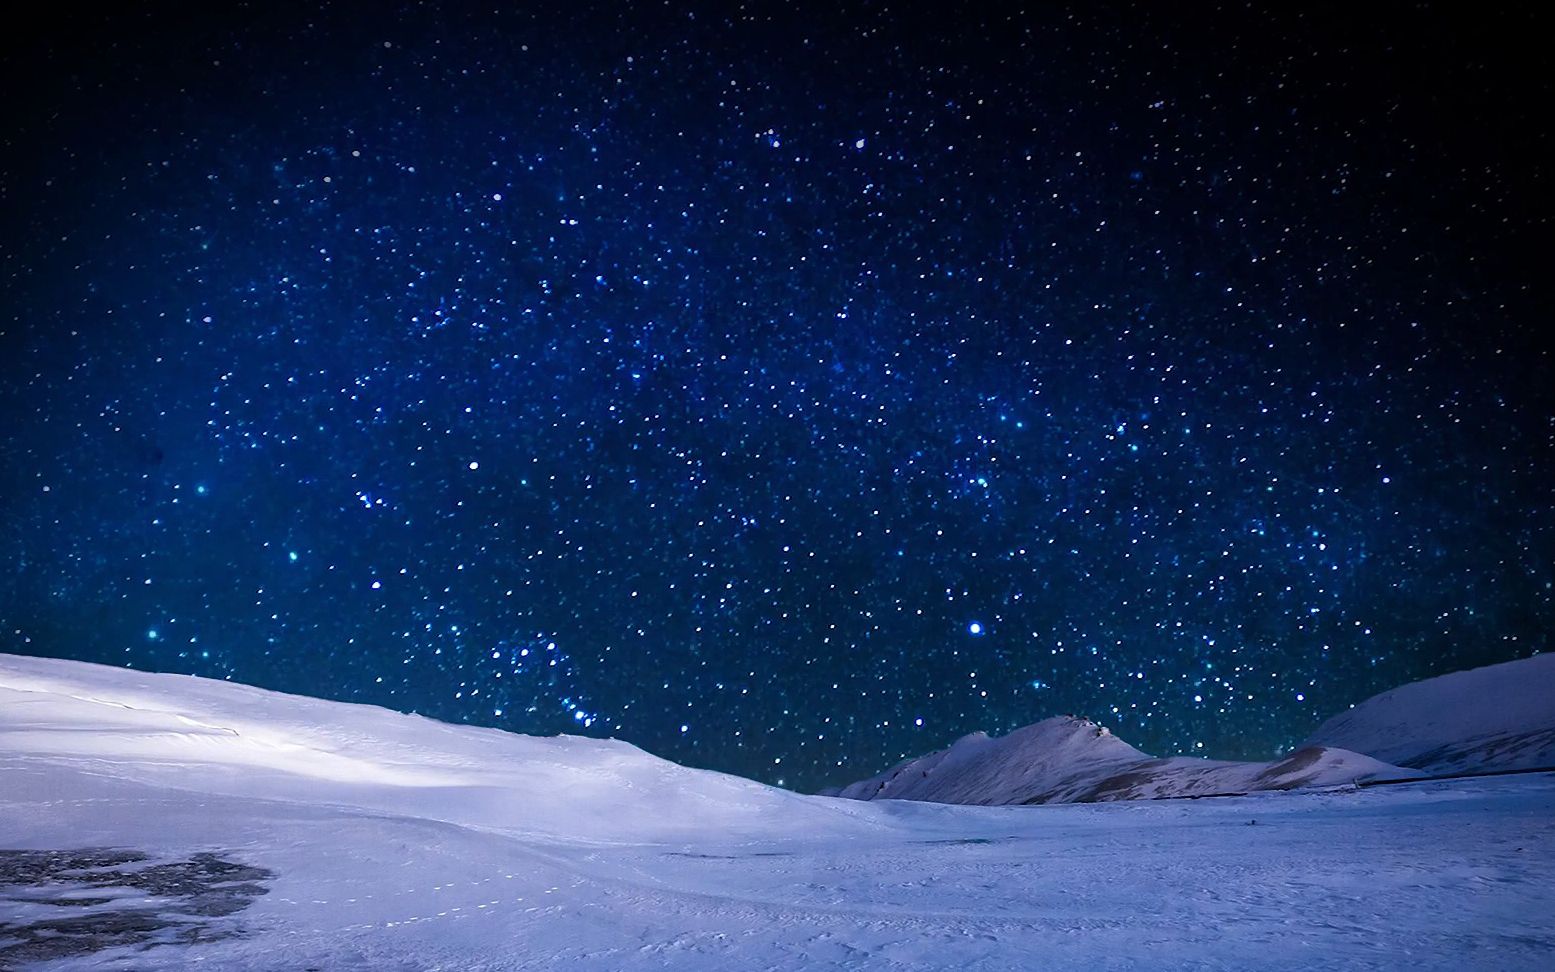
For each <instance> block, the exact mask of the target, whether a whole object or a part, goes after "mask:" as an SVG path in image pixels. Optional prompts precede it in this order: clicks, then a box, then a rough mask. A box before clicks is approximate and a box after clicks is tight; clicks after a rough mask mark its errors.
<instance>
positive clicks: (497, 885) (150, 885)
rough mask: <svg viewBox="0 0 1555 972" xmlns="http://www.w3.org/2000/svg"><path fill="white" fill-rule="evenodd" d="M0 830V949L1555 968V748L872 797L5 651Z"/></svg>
mask: <svg viewBox="0 0 1555 972" xmlns="http://www.w3.org/2000/svg"><path fill="white" fill-rule="evenodd" d="M0 848H5V849H7V850H0V967H6V966H8V965H9V966H25V967H27V968H48V969H88V968H89V969H148V968H151V969H185V968H189V969H195V968H198V969H207V968H220V969H231V970H272V969H273V970H280V969H286V970H299V972H300V970H306V969H319V970H364V972H365V970H390V972H395V970H431V969H443V970H460V972H478V970H497V969H533V968H556V969H584V970H592V969H600V970H604V969H609V970H635V969H691V970H701V969H706V970H727V969H815V968H869V969H885V970H908V969H915V970H927V969H947V968H954V969H958V970H962V969H964V970H983V969H987V970H991V969H1044V968H1086V969H1178V968H1181V969H1187V968H1194V969H1205V968H1209V969H1217V968H1219V969H1233V968H1235V969H1241V968H1261V969H1280V968H1286V969H1309V968H1346V969H1397V968H1401V967H1406V966H1407V967H1410V968H1414V969H1454V970H1456V969H1474V968H1478V969H1544V968H1549V967H1551V965H1552V963H1555V927H1552V926H1555V920H1552V918H1551V915H1552V914H1555V775H1549V774H1533V775H1525V776H1516V777H1501V778H1485V779H1472V780H1453V781H1428V782H1420V783H1405V784H1401V785H1396V786H1380V787H1375V788H1370V789H1363V790H1355V789H1350V788H1345V789H1342V790H1329V791H1325V790H1310V789H1309V790H1297V791H1292V792H1288V793H1264V794H1259V795H1254V796H1247V797H1235V798H1228V799H1213V800H1175V801H1156V802H1123V803H1104V804H1091V805H1075V806H1044V807H961V806H940V805H933V804H923V803H910V802H902V801H878V802H867V803H866V802H857V801H848V800H836V799H828V798H823V797H804V796H798V795H795V794H790V793H786V792H783V791H779V790H773V789H770V788H767V787H763V786H760V785H758V784H755V783H750V782H747V781H743V780H738V779H733V778H730V777H727V776H721V775H718V774H713V773H706V772H699V771H694V770H688V769H684V768H682V767H678V766H675V765H673V764H670V763H666V762H664V761H662V760H658V759H655V758H654V757H652V756H649V755H647V754H646V753H643V752H641V751H640V750H637V749H634V748H632V747H630V746H626V745H623V744H619V743H608V742H598V741H593V740H584V739H574V738H565V737H564V738H561V739H532V738H527V737H519V736H511V735H505V734H502V733H497V732H492V731H489V730H477V729H469V728H463V727H454V726H445V725H440V724H438V723H434V722H430V721H428V720H424V719H417V718H413V717H408V716H401V715H396V714H393V713H388V712H384V711H382V710H379V709H372V708H365V707H359V706H347V705H341V704H339V703H330V702H322V701H317V700H310V699H301V698H295V697H288V696H281V695H275V694H272V693H267V692H262V691H258V690H255V689H249V688H245V687H242V686H234V685H228V684H225V683H219V682H205V681H200V680H196V679H189V678H183V677H177V676H153V675H141V674H137V673H131V672H125V671H120V670H116V669H109V668H101V667H96V666H89V665H82V664H78V663H69V662H55V661H43V660H37V659H26V658H17V657H13V656H5V655H0ZM61 915H68V916H74V917H80V918H81V919H83V920H81V921H75V922H72V921H70V920H67V919H63V918H61V917H60V916H61ZM49 923H53V925H54V926H60V925H63V927H64V930H63V931H60V930H59V928H58V927H51V928H48V929H45V930H46V931H47V934H41V935H40V934H38V933H37V930H38V928H39V927H40V926H43V925H47V924H49ZM62 942H63V944H62ZM40 943H43V944H40ZM50 949H52V951H50ZM49 955H53V956H54V957H53V958H52V959H49V958H48V956H49Z"/></svg>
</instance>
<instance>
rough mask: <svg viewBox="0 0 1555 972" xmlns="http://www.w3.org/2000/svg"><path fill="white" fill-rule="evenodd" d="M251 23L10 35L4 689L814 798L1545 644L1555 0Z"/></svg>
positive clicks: (54, 19)
mask: <svg viewBox="0 0 1555 972" xmlns="http://www.w3.org/2000/svg"><path fill="white" fill-rule="evenodd" d="M205 6H215V7H221V8H223V9H219V10H202V11H200V12H197V13H192V14H191V13H190V12H189V11H188V10H187V9H181V10H176V11H175V10H174V9H173V7H172V6H171V5H167V6H158V5H147V6H146V7H145V9H141V10H121V11H117V12H113V13H109V14H96V13H93V14H88V13H85V12H82V11H72V10H64V9H61V10H54V11H52V12H51V13H50V14H49V17H50V18H51V19H45V20H43V21H41V22H39V23H36V24H33V25H31V26H23V25H21V24H19V23H13V24H12V25H11V29H8V31H7V37H6V39H5V41H4V42H3V43H4V49H3V69H4V77H5V80H6V90H7V91H9V92H11V94H10V95H9V96H8V98H7V99H6V100H7V102H8V104H7V105H6V107H5V108H4V111H5V113H6V116H7V118H6V121H5V123H4V125H3V126H0V205H3V216H0V219H3V227H0V540H3V543H4V549H5V550H6V552H7V554H8V559H9V561H10V568H9V569H8V570H6V571H5V573H4V576H3V579H0V650H5V651H11V652H21V653H26V654H37V655H48V656H57V657H68V658H79V659H85V660H90V661H98V662H105V663H109V664H114V665H124V666H132V667H135V668H138V669H155V670H163V671H177V672H190V673H195V674H199V675H205V676H210V677H215V678H230V679H233V680H239V681H243V682H248V683H253V684H256V685H260V686H265V687H268V688H274V689H280V690H285V691H290V692H300V693H305V694H310V695H318V696H324V697H328V698H335V699H345V700H350V701H356V702H367V703H374V704H379V705H385V706H390V707H393V708H397V709H402V710H406V711H416V712H421V713H425V714H428V715H431V716H435V717H437V718H440V719H447V720H453V721H463V722H470V723H476V724H481V725H489V726H498V727H501V728H504V729H510V730H514V731H521V732H535V733H554V732H576V733H583V734H589V735H597V736H614V737H617V738H621V739H626V740H629V741H631V742H633V743H636V744H638V745H640V746H642V747H644V748H646V749H648V750H650V751H652V752H654V753H656V754H659V755H662V756H665V757H667V758H670V759H673V760H677V761H680V762H684V763H688V764H691V765H695V766H704V767H711V768H715V769H720V770H725V771H730V772H735V773H740V774H743V775H747V776H752V777H755V778H757V779H761V780H764V781H767V782H772V783H781V784H782V785H785V786H790V787H794V788H798V789H814V788H817V787H820V786H822V785H825V784H827V783H838V782H845V781H848V780H852V779H857V778H860V777H863V776H868V775H871V774H873V773H875V772H877V771H880V770H882V769H884V768H885V767H886V766H887V765H889V764H890V763H892V762H894V761H896V760H897V759H899V758H901V757H903V756H908V755H914V754H917V753H921V752H924V751H927V750H930V749H934V748H939V747H941V746H944V745H946V744H948V743H949V742H951V741H952V740H954V739H955V738H957V737H958V736H960V735H962V734H964V733H967V732H971V731H974V730H978V729H982V730H988V731H991V732H1004V731H1008V730H1010V729H1012V728H1015V727H1017V726H1020V725H1023V724H1026V723H1029V722H1034V721H1036V720H1038V719H1040V718H1044V717H1047V716H1050V715H1054V714H1058V713H1076V714H1081V715H1086V716H1090V717H1092V718H1095V719H1097V720H1098V721H1101V722H1103V723H1105V724H1107V725H1109V726H1111V727H1112V728H1113V729H1114V730H1115V731H1116V732H1117V733H1118V734H1119V735H1121V736H1123V737H1124V738H1125V739H1127V740H1129V741H1131V742H1133V743H1134V744H1135V745H1137V746H1140V747H1141V748H1143V749H1146V750H1147V751H1152V752H1156V753H1161V754H1176V753H1193V754H1200V755H1207V756H1216V757H1226V758H1253V757H1256V758H1267V757H1269V756H1271V755H1273V754H1274V753H1275V752H1276V751H1278V750H1280V749H1282V748H1284V747H1287V746H1290V745H1291V744H1292V743H1294V742H1296V741H1298V740H1299V739H1300V738H1301V737H1302V736H1304V735H1305V734H1306V733H1307V732H1308V731H1310V730H1311V729H1312V728H1313V727H1314V726H1315V725H1316V724H1317V722H1318V721H1320V720H1321V719H1322V718H1324V717H1326V716H1327V715H1329V714H1331V713H1333V712H1335V711H1337V710H1338V709H1340V708H1342V707H1344V706H1346V705H1348V704H1351V703H1353V702H1356V701H1359V700H1360V699H1362V698H1364V697H1366V696H1368V695H1370V694H1372V693H1374V692H1377V691H1380V690H1382V689H1385V688H1387V687H1389V686H1391V685H1394V684H1397V683H1400V682H1404V681H1408V680H1412V679H1416V678H1422V677H1426V676H1429V675H1433V674H1439V673H1442V672H1445V671H1450V670H1454V669H1458V668H1463V667H1468V666H1473V665H1479V664H1488V663H1492V662H1497V661H1503V660H1509V659H1513V658H1518V657H1523V656H1526V655H1528V654H1531V653H1533V652H1535V651H1539V650H1545V649H1548V648H1549V632H1550V630H1551V626H1552V621H1555V596H1552V583H1555V566H1552V565H1555V505H1552V500H1555V486H1552V483H1555V479H1552V474H1555V463H1552V459H1555V392H1552V388H1555V382H1552V381H1551V380H1550V378H1549V374H1550V370H1551V366H1552V364H1555V360H1552V355H1551V345H1552V341H1551V338H1550V336H1549V328H1550V326H1551V323H1552V321H1555V315H1552V313H1551V311H1552V301H1551V292H1552V291H1551V280H1550V272H1549V266H1548V261H1549V258H1550V254H1551V253H1552V252H1555V250H1552V246H1551V242H1552V241H1551V239H1550V229H1551V207H1550V203H1549V200H1550V199H1551V198H1555V193H1552V191H1551V185H1550V162H1549V159H1550V158H1551V153H1552V151H1555V144H1552V138H1551V129H1550V114H1549V111H1548V106H1549V104H1550V103H1551V95H1552V91H1551V80H1550V75H1549V73H1548V71H1547V70H1546V69H1545V67H1544V63H1543V59H1542V55H1541V56H1535V55H1533V54H1531V53H1529V52H1526V51H1524V50H1522V45H1521V44H1520V43H1519V39H1520V38H1529V37H1548V36H1551V26H1552V25H1551V23H1550V17H1549V15H1547V14H1543V13H1539V12H1537V11H1535V10H1533V9H1532V8H1533V7H1534V6H1535V5H1531V4H1523V5H1519V4H1512V5H1505V7H1504V8H1503V6H1502V5H1498V4H1473V5H1468V4H1459V5H1437V4H1429V3H1415V4H1378V5H1365V11H1366V12H1364V13H1361V14H1357V13H1356V11H1355V10H1354V9H1345V8H1341V7H1325V6H1322V5H1317V6H1314V5H1309V4H1274V5H1270V6H1267V7H1265V6H1261V5H1252V6H1249V5H1240V4H1232V5H1226V4H1215V5H1211V4H1203V5H1197V6H1193V5H1189V6H1187V7H1185V8H1182V9H1179V8H1178V7H1177V6H1176V5H1158V4H1153V3H1140V4H1100V5H1099V4H1079V5H1075V6H1073V7H1063V6H1058V5H1042V4H1032V5H1030V7H1029V9H1028V10H1027V11H1025V12H1016V11H1015V10H1014V8H1001V7H999V6H998V5H995V4H977V3H947V4H935V5H919V6H918V7H916V8H915V7H912V6H910V5H909V6H905V7H904V6H901V5H890V4H886V3H862V4H860V3H851V2H848V3H827V4H824V5H814V6H812V7H809V8H804V7H803V6H799V7H796V6H794V5H787V4H773V5H770V6H766V5H755V4H743V5H736V4H732V3H731V4H728V5H723V6H721V7H715V6H712V5H708V6H702V7H695V6H687V5H682V4H678V3H643V4H639V5H635V6H634V5H627V4H602V5H590V4H589V3H587V2H567V3H554V4H529V3H525V4H517V5H506V4H487V5H485V7H480V8H477V7H475V6H473V5H472V6H468V7H461V6H457V5H447V6H443V7H438V6H436V5H432V4H420V3H417V4H400V3H383V4H373V5H370V6H367V5H364V6H360V7H356V6H352V5H349V4H336V5H329V6H325V7H322V8H296V9H290V10H289V9H287V8H286V7H285V5H275V4H267V3H266V4H260V3H254V4H232V5H205ZM510 6H511V7H512V8H513V9H507V8H509V7H510ZM1352 6H1353V5H1352ZM494 7H495V8H499V9H496V10H493V9H492V8H494ZM1518 8H1522V9H1518ZM929 10H932V11H933V12H932V13H929V12H926V11H929Z"/></svg>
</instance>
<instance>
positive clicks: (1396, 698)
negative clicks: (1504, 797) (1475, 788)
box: [1307, 654, 1555, 775]
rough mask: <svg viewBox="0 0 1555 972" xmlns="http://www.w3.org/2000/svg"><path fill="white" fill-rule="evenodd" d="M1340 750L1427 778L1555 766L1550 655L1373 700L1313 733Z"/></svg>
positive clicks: (1554, 671)
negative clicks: (1428, 775) (1416, 771)
mask: <svg viewBox="0 0 1555 972" xmlns="http://www.w3.org/2000/svg"><path fill="white" fill-rule="evenodd" d="M1307 745H1319V746H1342V747H1344V748H1345V749H1353V750H1355V751H1357V752H1362V753H1367V754H1369V755H1371V756H1375V757H1376V758H1378V759H1381V760H1386V761H1387V762H1390V763H1396V764H1398V765H1400V766H1413V767H1416V768H1418V769H1422V770H1425V771H1426V772H1428V773H1431V774H1433V775H1441V774H1444V773H1477V772H1494V771H1503V770H1516V769H1532V768H1539V769H1543V768H1547V767H1555V654H1544V655H1534V656H1533V657H1532V658H1524V659H1521V660H1519V661H1513V662H1506V663H1504V664H1501V665H1489V666H1486V667H1485V668H1474V669H1470V670H1469V671H1465V672H1452V673H1451V674H1448V675H1441V676H1438V677H1437V678H1428V679H1426V680H1425V681H1423V682H1411V683H1410V684H1408V685H1404V686H1400V687H1399V688H1396V689H1391V690H1389V691H1387V692H1383V693H1382V694H1381V695H1374V696H1372V697H1371V698H1369V699H1367V700H1366V701H1365V702H1362V703H1361V704H1360V705H1357V706H1355V707H1354V708H1353V709H1350V710H1348V711H1346V712H1341V713H1340V714H1339V715H1336V716H1334V717H1333V718H1332V719H1329V720H1328V721H1327V722H1325V723H1323V724H1322V725H1321V726H1319V727H1318V729H1317V731H1316V732H1314V733H1313V734H1312V736H1311V738H1310V739H1308V740H1307Z"/></svg>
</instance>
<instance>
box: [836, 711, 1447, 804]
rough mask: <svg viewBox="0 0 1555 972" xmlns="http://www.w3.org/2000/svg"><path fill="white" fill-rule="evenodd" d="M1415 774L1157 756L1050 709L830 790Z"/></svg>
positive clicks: (1018, 794)
mask: <svg viewBox="0 0 1555 972" xmlns="http://www.w3.org/2000/svg"><path fill="white" fill-rule="evenodd" d="M1422 775H1424V774H1421V773H1417V772H1415V771H1413V770H1407V769H1401V768H1399V767H1397V766H1389V765H1388V764H1386V763H1381V762H1378V761H1377V760H1375V759H1372V758H1371V757H1369V756H1362V755H1360V754H1358V753H1352V752H1348V751H1346V750H1343V749H1329V748H1325V747H1322V746H1309V747H1305V748H1303V749H1299V750H1297V751H1296V752H1294V753H1291V754H1290V755H1289V756H1286V757H1285V758H1283V759H1279V760H1275V761H1273V762H1269V763H1239V762H1231V761H1226V760H1209V759H1194V758H1191V757H1186V756H1176V757H1168V758H1165V759H1158V758H1156V757H1154V756H1147V755H1146V754H1144V753H1142V752H1140V751H1139V750H1137V749H1135V748H1134V747H1133V746H1130V745H1129V744H1128V743H1126V742H1124V741H1123V740H1121V739H1119V738H1118V737H1117V736H1114V735H1113V734H1112V733H1111V732H1109V731H1108V730H1107V729H1106V728H1104V727H1102V726H1099V725H1097V724H1096V723H1094V722H1091V721H1090V720H1088V719H1077V718H1075V717H1074V716H1057V717H1055V718H1052V719H1044V720H1043V721H1042V722H1038V723H1035V724H1033V725H1029V726H1023V727H1021V728H1020V729H1017V730H1015V731H1014V732H1012V733H1010V734H1009V735H1007V736H998V737H992V736H988V735H987V734H985V733H981V732H977V733H973V734H972V735H970V736H964V737H963V738H961V739H958V740H957V741H956V742H955V744H954V745H952V746H951V747H949V748H948V749H942V750H940V751H939V752H934V753H930V754H928V755H927V756H919V757H917V758H916V759H909V760H906V761H905V762H902V763H900V764H898V765H897V766H894V767H892V768H891V769H889V770H887V771H886V772H884V773H881V774H880V775H879V776H875V777H871V778H870V779H867V780H860V781H859V782H857V783H850V784H848V785H847V786H845V787H842V788H841V789H840V790H838V791H836V792H837V795H839V796H844V797H848V798H850V799H854V800H886V799H891V800H926V801H928V802H931V803H966V804H975V805H980V806H998V805H1001V804H1008V803H1024V804H1031V803H1091V802H1099V801H1105V800H1159V799H1162V798H1166V797H1185V796H1218V795H1224V794H1232V793H1251V792H1255V791H1258V790H1292V789H1295V788H1297V787H1302V786H1339V785H1342V784H1346V783H1364V782H1371V781H1373V780H1405V779H1414V778H1416V777H1419V776H1422Z"/></svg>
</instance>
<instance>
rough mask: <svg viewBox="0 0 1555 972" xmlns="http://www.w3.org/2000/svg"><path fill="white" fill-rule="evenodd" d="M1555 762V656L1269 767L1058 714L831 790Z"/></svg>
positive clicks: (998, 798)
mask: <svg viewBox="0 0 1555 972" xmlns="http://www.w3.org/2000/svg"><path fill="white" fill-rule="evenodd" d="M1549 766H1555V655H1535V656H1533V657H1532V658H1525V659H1523V660H1521V661H1515V662H1507V663H1506V664H1502V665H1492V666H1490V667H1488V668H1477V669H1473V670H1470V671H1463V672H1454V673H1452V674H1450V675H1443V676H1440V677H1438V678H1432V679H1427V680H1425V681H1423V682H1415V683H1412V684H1409V685H1405V686H1403V687H1401V688H1397V689H1393V690H1391V691H1388V692H1384V693H1382V694H1381V695H1377V696H1374V697H1373V698H1370V699H1368V700H1366V701H1365V702H1362V703H1361V704H1360V705H1357V706H1355V707H1354V708H1352V709H1350V710H1348V711H1346V712H1344V713H1341V714H1340V715H1337V716H1335V717H1333V718H1332V719H1329V720H1328V721H1327V722H1325V723H1323V725H1321V726H1320V727H1318V730H1317V731H1316V732H1314V733H1313V734H1312V736H1311V737H1310V738H1308V739H1307V740H1306V741H1305V742H1303V743H1302V744H1301V746H1300V747H1298V748H1297V749H1296V750H1295V751H1294V752H1292V753H1290V754H1289V755H1287V756H1285V757H1283V758H1282V759H1278V760H1275V761H1273V762H1268V763H1256V762H1232V761H1222V760H1207V759H1197V758H1193V757H1187V756H1176V757H1168V758H1157V757H1154V756H1150V755H1148V754H1146V753H1142V752H1140V751H1139V750H1137V749H1135V748H1134V747H1133V746H1130V745H1129V744H1128V743H1126V742H1124V741H1123V740H1121V739H1119V738H1118V737H1116V736H1114V735H1112V733H1111V732H1110V731H1108V730H1107V729H1106V728H1105V727H1103V726H1100V725H1097V724H1096V723H1094V722H1091V721H1090V720H1088V719H1080V718H1076V717H1074V716H1058V717H1055V718H1052V719H1045V720H1043V721H1042V722H1038V723H1035V724H1033V725H1029V726H1025V727H1022V728H1020V729H1017V730H1015V731H1014V732H1012V733H1010V734H1008V735H1006V736H1000V737H990V736H988V735H987V734H985V733H981V732H978V733H973V734H971V735H969V736H965V737H963V738H961V739H958V740H957V741H956V742H955V743H954V744H952V745H951V746H950V748H948V749H942V750H940V751H938V752H934V753H929V754H928V755H926V756H919V757H917V758H914V759H909V760H906V761H904V762H902V763H899V764H897V765H896V766H894V767H892V768H891V769H889V770H887V771H886V772H884V773H881V774H880V775H878V776H873V777H870V778H869V779H867V780H860V781H859V782H857V783H851V784H849V785H847V786H844V787H840V788H837V789H833V790H829V791H826V792H827V794H828V795H832V796H842V797H847V798H850V799H854V800H887V799H895V800H920V801H925V802H929V803H962V804H979V805H1005V804H1033V803H1091V802H1098V801H1107V800H1150V799H1163V798H1167V797H1194V796H1210V795H1221V794H1230V793H1251V792H1255V791H1259V790H1290V789H1295V788H1297V787H1323V786H1339V785H1344V784H1350V783H1371V782H1381V781H1392V780H1409V779H1420V778H1424V777H1430V776H1440V775H1447V774H1460V773H1484V772H1502V771H1510V770H1522V769H1532V768H1537V767H1549Z"/></svg>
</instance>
